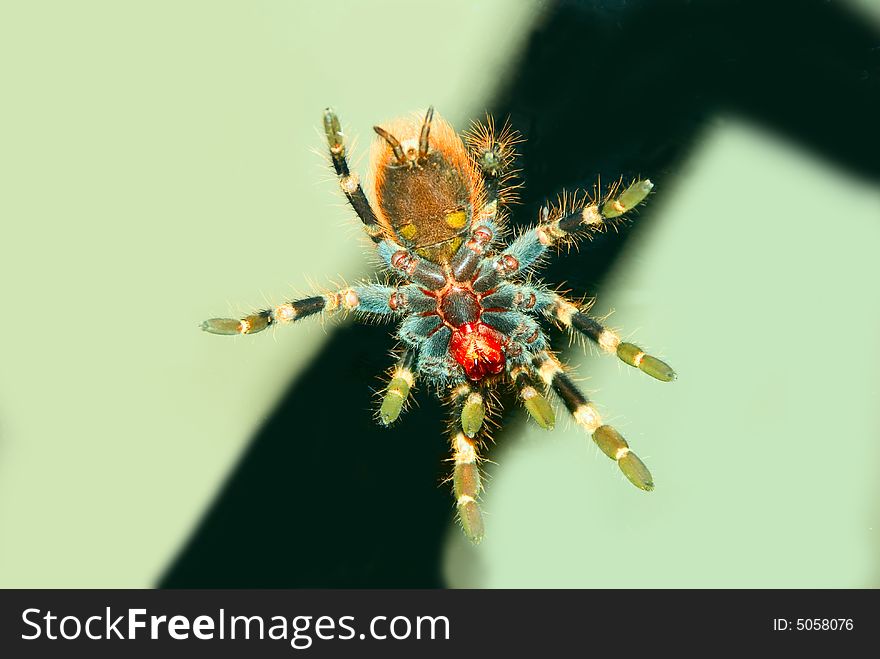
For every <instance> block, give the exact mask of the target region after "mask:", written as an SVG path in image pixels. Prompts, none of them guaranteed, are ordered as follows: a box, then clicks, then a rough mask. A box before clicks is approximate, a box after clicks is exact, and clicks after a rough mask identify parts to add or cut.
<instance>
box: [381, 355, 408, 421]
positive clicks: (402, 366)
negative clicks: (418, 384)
mask: <svg viewBox="0 0 880 659" xmlns="http://www.w3.org/2000/svg"><path fill="white" fill-rule="evenodd" d="M414 357H415V355H414V354H413V351H412V350H410V349H405V350H404V351H403V354H402V355H401V356H400V359H399V360H398V362H397V365H395V367H394V370H393V371H392V372H391V380H390V381H389V382H388V386H387V387H386V388H385V395H384V396H383V397H382V405H381V406H380V407H379V423H381V424H382V425H383V426H390V425H391V424H392V423H394V422H395V421H396V420H397V417H399V416H400V413H401V412H402V411H403V406H404V405H405V404H406V399H407V397H408V396H409V392H410V389H412V387H413V385H414V384H415V381H416V377H415V375H414V374H413V371H412V367H413V361H414Z"/></svg>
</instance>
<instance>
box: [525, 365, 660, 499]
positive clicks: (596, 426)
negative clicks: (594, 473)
mask: <svg viewBox="0 0 880 659" xmlns="http://www.w3.org/2000/svg"><path fill="white" fill-rule="evenodd" d="M534 365H535V367H536V368H537V369H538V372H539V373H540V374H541V378H542V379H543V380H544V382H546V383H547V384H548V385H549V386H550V387H551V388H552V389H553V391H554V392H555V393H556V395H557V396H559V398H560V399H561V400H562V402H563V403H564V404H565V407H566V408H568V411H569V412H570V413H571V415H572V416H573V417H574V420H575V421H576V422H577V424H578V425H580V426H582V427H583V428H584V429H585V430H586V431H587V432H588V433H590V435H591V436H592V438H593V441H594V442H596V445H597V446H598V447H599V449H600V450H601V451H602V452H603V453H604V454H605V455H607V456H608V457H609V458H611V459H612V460H614V461H615V462H616V463H617V466H618V467H620V470H621V471H622V472H623V474H624V476H626V477H627V478H628V479H629V481H630V482H631V483H632V484H633V485H635V486H636V487H638V488H639V489H642V490H648V491H650V490H653V489H654V479H653V478H652V476H651V472H650V471H648V468H647V467H646V466H645V463H644V462H642V461H641V460H640V459H639V457H638V456H637V455H636V454H635V453H633V451H632V450H631V449H630V448H629V444H627V443H626V440H625V439H624V438H623V436H622V435H621V434H620V433H619V432H618V431H617V430H615V429H614V428H613V427H611V426H609V425H605V424H603V423H602V418H601V417H600V416H599V413H598V412H597V411H596V408H594V407H593V406H592V405H591V404H590V402H589V400H587V397H586V396H585V395H584V394H583V393H582V392H581V391H580V390H579V389H578V388H577V386H576V385H575V384H574V382H572V381H571V378H569V377H568V376H567V375H566V374H565V372H564V371H563V370H562V366H561V365H560V364H559V362H558V361H557V360H556V358H555V357H553V356H552V355H550V354H549V353H547V352H546V351H545V352H541V353H538V354H537V355H536V356H535V358H534Z"/></svg>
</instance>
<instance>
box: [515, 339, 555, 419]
mask: <svg viewBox="0 0 880 659" xmlns="http://www.w3.org/2000/svg"><path fill="white" fill-rule="evenodd" d="M532 358H533V357H532V355H531V354H530V353H527V352H523V355H522V359H521V360H518V361H517V363H515V364H513V363H511V361H508V363H507V369H508V373H509V374H510V380H511V382H512V383H513V387H514V389H515V390H516V394H517V396H518V397H519V400H520V402H521V403H522V404H523V407H525V408H526V411H527V412H528V413H529V416H530V417H532V419H534V420H535V423H537V424H538V425H539V426H540V427H541V428H543V429H544V430H553V426H554V425H556V414H555V412H554V411H553V407H552V406H551V405H550V402H549V401H548V400H547V398H546V397H545V395H544V392H545V391H546V386H544V385H543V384H542V383H541V382H540V376H539V375H538V372H537V371H536V370H535V367H534V366H533V365H532V364H531V363H530V360H531V359H532Z"/></svg>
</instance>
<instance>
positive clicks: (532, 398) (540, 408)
mask: <svg viewBox="0 0 880 659" xmlns="http://www.w3.org/2000/svg"><path fill="white" fill-rule="evenodd" d="M520 395H521V396H522V399H523V405H525V408H526V411H528V413H529V416H531V417H532V418H533V419H534V420H535V423H537V424H538V425H539V426H541V427H542V428H543V429H544V430H553V426H554V425H555V424H556V414H555V413H554V412H553V407H552V406H551V405H550V403H549V402H548V401H547V399H546V398H545V397H544V396H542V395H541V394H539V393H538V392H537V391H535V389H534V388H533V387H526V388H525V389H523V391H522V392H521V394H520Z"/></svg>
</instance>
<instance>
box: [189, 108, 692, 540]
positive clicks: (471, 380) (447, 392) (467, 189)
mask: <svg viewBox="0 0 880 659" xmlns="http://www.w3.org/2000/svg"><path fill="white" fill-rule="evenodd" d="M324 130H325V132H326V135H327V142H328V145H329V147H330V157H331V158H332V160H333V166H334V168H335V169H336V174H337V175H338V177H339V184H340V186H341V188H342V191H343V192H344V193H345V196H346V197H347V198H348V201H349V202H350V203H351V206H352V208H353V209H354V211H355V212H356V213H357V215H358V217H359V218H360V219H361V221H362V222H363V225H364V229H365V230H366V232H367V235H369V236H370V238H372V240H373V242H374V243H375V245H376V249H377V251H378V254H379V257H380V258H381V260H382V262H383V263H384V265H385V268H386V269H387V270H388V272H389V273H390V275H391V278H392V280H393V281H394V282H396V284H395V285H387V284H380V283H362V284H358V285H355V286H350V287H347V288H344V289H342V290H339V291H336V292H332V293H326V294H324V295H317V296H314V297H308V298H304V299H301V300H295V301H292V302H287V303H285V304H281V305H278V306H276V307H275V308H273V309H266V310H264V311H259V312H257V313H254V314H251V315H249V316H246V317H244V318H241V319H233V318H212V319H210V320H206V321H205V322H204V323H203V324H202V329H204V330H205V331H207V332H211V333H213V334H230V335H234V334H254V333H256V332H261V331H262V330H264V329H266V328H267V327H269V326H270V325H276V324H283V323H290V322H293V321H297V320H300V319H302V318H305V317H306V316H311V315H314V314H318V313H321V312H332V311H337V310H348V311H355V312H360V313H363V314H366V315H369V316H382V317H387V318H393V319H396V320H397V321H398V329H397V338H398V339H399V341H400V343H401V344H402V348H403V349H402V354H401V356H400V359H399V361H398V363H397V365H396V366H395V367H394V368H393V370H392V373H391V378H390V382H389V383H388V386H387V388H386V389H385V393H384V397H383V399H382V404H381V408H380V410H379V415H378V416H379V421H380V422H381V423H382V424H383V425H386V426H387V425H390V424H392V423H393V422H394V421H395V420H396V419H397V418H398V416H399V415H400V413H401V411H402V410H403V408H404V403H405V402H406V400H407V397H408V396H409V393H410V390H411V389H412V387H413V386H414V383H415V380H416V378H418V379H420V380H421V381H423V382H425V383H426V384H428V385H431V386H432V387H433V388H434V389H436V391H437V393H438V395H439V396H441V397H446V398H447V399H448V400H449V401H450V402H451V404H452V408H453V432H452V451H453V455H454V457H453V459H454V464H455V466H454V468H453V475H452V481H453V489H454V493H455V500H456V506H457V509H458V516H459V519H460V521H461V525H462V527H463V529H464V532H465V534H466V535H467V537H468V538H470V540H471V541H473V542H475V543H476V542H479V541H480V540H481V539H482V537H483V521H482V515H481V513H480V508H479V505H478V503H477V499H478V497H479V495H480V490H481V485H480V471H479V467H478V464H477V460H478V456H477V447H478V444H479V443H480V437H481V429H482V428H483V427H484V424H483V421H484V418H485V415H486V404H485V400H486V397H487V393H488V388H489V387H491V386H492V385H494V384H496V383H498V382H499V381H502V380H506V381H507V382H509V383H510V384H511V385H512V386H513V388H514V390H515V391H516V393H517V395H518V397H519V399H520V401H521V402H522V404H523V406H524V407H525V408H526V410H527V411H528V413H529V415H530V416H531V417H532V419H534V420H535V422H537V424H538V425H539V426H541V427H542V428H546V429H551V428H552V427H553V425H554V423H555V417H554V412H553V408H552V407H551V405H550V404H549V402H548V401H547V398H546V397H545V394H546V393H547V389H548V388H549V389H552V390H553V392H554V393H555V394H556V395H557V396H558V397H559V398H560V399H561V400H562V402H563V404H564V405H565V407H566V408H568V411H569V412H570V413H571V414H572V416H573V417H574V420H575V421H576V422H577V423H578V424H579V425H581V426H582V427H583V428H584V429H585V430H586V431H587V432H589V433H590V434H591V435H592V438H593V441H595V442H596V444H597V445H598V446H599V448H600V449H601V450H602V452H603V453H605V455H607V456H608V457H609V458H611V459H612V460H614V461H616V462H617V465H618V466H619V467H620V469H621V471H622V472H623V473H624V474H625V475H626V477H627V478H628V479H629V480H630V481H631V482H632V483H633V484H634V485H635V486H636V487H639V488H641V489H643V490H651V489H653V487H654V483H653V479H652V477H651V473H650V472H649V471H648V469H647V467H645V465H644V463H643V462H642V461H641V460H640V459H639V458H638V457H637V456H636V454H635V453H633V452H632V451H631V450H630V448H629V445H628V444H627V443H626V440H625V439H624V438H623V437H622V436H621V435H620V433H619V432H617V430H615V429H614V428H612V427H611V426H609V425H604V424H603V423H602V420H601V418H600V416H599V414H598V413H597V411H596V410H595V408H594V407H593V406H592V405H591V404H590V402H589V401H588V400H587V398H586V396H585V395H584V394H583V393H581V392H580V391H579V390H578V388H577V387H576V386H575V384H574V383H573V382H572V380H571V379H570V378H569V377H568V375H566V372H565V369H564V368H563V367H562V365H561V364H560V362H559V360H558V359H557V358H556V357H555V356H554V354H553V352H552V351H551V349H550V346H549V344H548V341H547V338H546V337H545V335H544V332H543V331H542V329H541V326H540V324H539V322H538V320H539V318H540V317H542V316H543V317H545V318H547V319H549V320H551V321H554V322H556V323H558V324H560V325H562V326H564V327H566V328H569V329H573V330H575V331H577V332H581V333H583V334H584V335H585V336H586V337H587V338H589V339H590V340H592V341H594V342H595V343H596V344H597V345H598V346H599V348H600V349H602V350H603V351H605V352H609V353H616V354H617V356H618V357H619V358H620V359H621V360H623V361H624V362H625V363H627V364H629V365H630V366H634V367H637V368H639V369H640V370H642V371H644V372H645V373H647V374H648V375H651V376H653V377H655V378H657V379H658V380H662V381H664V382H669V381H671V380H672V379H674V377H675V373H674V372H673V370H672V369H671V368H670V367H669V366H667V365H666V364H665V363H663V362H662V361H660V360H659V359H657V358H656V357H652V356H651V355H648V354H645V352H644V351H643V350H642V349H641V348H639V347H638V346H635V345H633V344H631V343H625V342H622V341H621V340H620V338H619V337H618V336H617V334H615V333H614V332H613V331H612V330H610V329H608V328H606V327H603V326H602V324H601V323H599V322H598V321H597V320H596V319H594V318H591V317H590V316H589V315H587V313H586V311H587V309H586V308H581V307H579V306H578V305H577V304H575V303H573V302H570V301H568V300H566V299H565V298H563V297H562V296H560V295H558V294H557V293H555V292H554V291H552V290H550V289H549V288H547V287H545V286H544V285H542V284H538V283H535V282H530V281H529V280H528V279H527V277H526V275H527V273H528V272H529V271H530V269H532V268H533V267H534V266H536V265H537V264H538V262H539V261H540V260H541V259H542V258H543V257H545V256H546V255H548V252H549V250H551V248H553V247H554V246H557V245H559V244H564V243H565V242H567V241H571V240H574V239H575V238H577V237H578V236H581V235H588V234H590V233H593V232H595V231H597V230H600V229H602V228H603V225H605V224H606V223H607V222H608V221H609V220H614V218H619V217H620V216H621V215H623V214H624V213H625V212H627V211H629V210H630V209H632V208H633V207H635V206H636V205H638V204H639V203H641V202H642V201H643V200H644V199H645V197H647V195H648V193H649V192H650V191H651V188H652V187H653V185H652V183H651V182H650V181H648V180H642V181H635V182H634V183H632V184H631V185H629V186H628V187H626V189H624V190H623V192H622V193H619V194H615V193H614V192H612V193H611V194H610V195H609V196H608V198H607V199H605V201H604V202H598V201H597V202H592V201H589V200H587V199H584V200H583V201H582V202H577V201H574V202H573V203H563V204H561V205H560V206H559V207H557V208H553V209H550V208H544V209H543V210H542V212H541V219H540V222H539V223H538V224H537V225H536V226H534V227H533V228H531V229H529V230H528V231H525V232H523V233H521V234H520V235H519V236H517V237H516V238H515V239H513V241H512V242H510V243H509V244H507V245H504V244H502V243H501V241H500V240H499V237H500V234H501V232H502V229H503V226H504V216H503V214H502V211H501V209H502V208H503V206H504V205H505V203H510V202H511V201H512V200H513V195H514V193H515V189H516V187H517V186H516V185H512V184H511V177H512V174H513V172H512V171H511V166H512V162H513V158H514V152H513V146H514V145H515V144H516V143H517V142H518V141H519V137H518V135H517V134H516V133H515V132H514V131H512V130H511V129H510V128H509V126H507V125H505V127H504V129H503V130H502V131H501V132H500V134H499V135H496V134H495V131H494V126H493V125H492V122H491V120H490V121H489V122H488V125H487V126H483V125H479V124H475V126H474V128H473V129H472V130H471V131H470V132H469V133H466V134H465V136H464V141H463V140H462V138H461V137H459V135H458V134H457V133H456V132H455V130H454V129H453V128H452V126H450V125H449V124H448V123H447V122H446V121H444V120H443V119H441V118H440V117H439V116H434V112H433V108H431V109H429V110H428V112H427V114H426V115H425V117H424V120H422V119H421V115H417V116H414V117H410V118H405V119H398V120H396V121H395V122H393V123H392V124H391V125H390V126H388V127H387V128H380V127H379V126H376V127H375V128H374V130H375V131H376V133H377V134H378V135H379V138H380V139H378V140H376V141H375V143H374V144H373V147H372V150H371V153H370V164H371V169H372V172H373V185H372V193H373V197H374V201H375V204H373V203H371V202H370V201H369V200H368V199H367V196H366V195H365V194H364V190H363V188H362V187H361V185H360V181H359V179H358V176H357V174H355V173H353V172H351V171H350V170H349V167H348V162H347V160H346V153H345V143H344V141H343V135H342V129H341V127H340V123H339V119H338V117H337V116H336V114H335V113H334V112H333V111H332V110H330V109H327V110H326V111H325V112H324ZM618 192H619V191H618Z"/></svg>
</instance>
